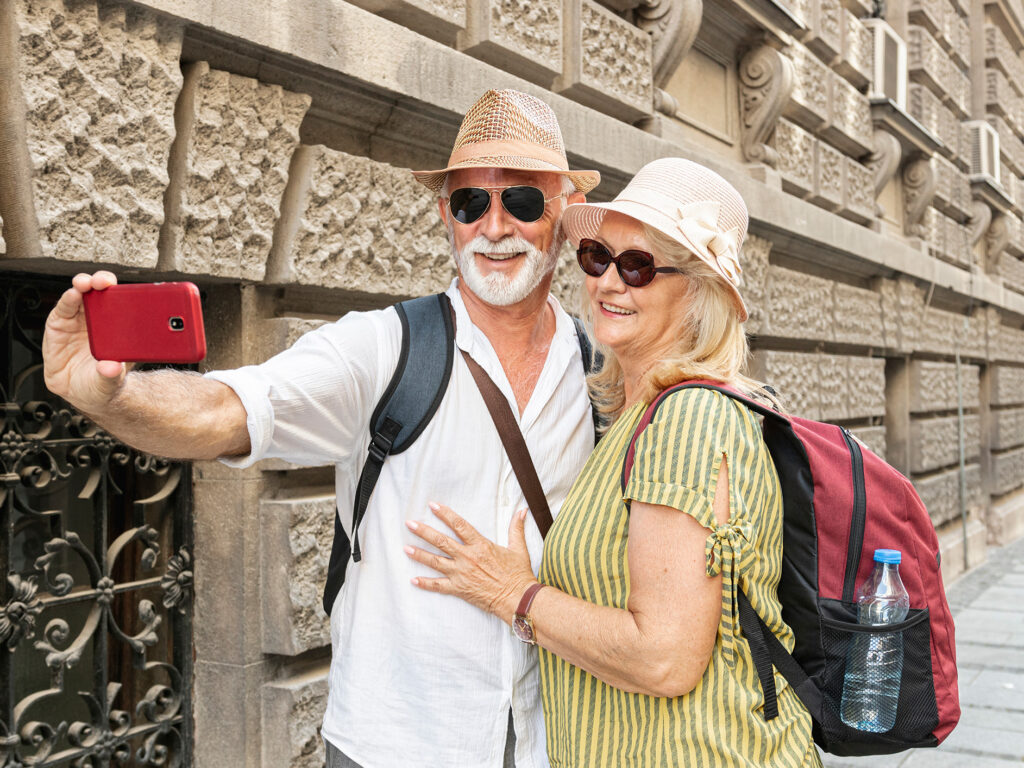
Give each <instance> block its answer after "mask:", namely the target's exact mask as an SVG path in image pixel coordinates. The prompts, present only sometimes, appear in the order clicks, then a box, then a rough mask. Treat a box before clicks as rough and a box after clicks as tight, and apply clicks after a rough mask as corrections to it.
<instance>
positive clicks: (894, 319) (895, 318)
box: [878, 278, 924, 352]
mask: <svg viewBox="0 0 1024 768" xmlns="http://www.w3.org/2000/svg"><path fill="white" fill-rule="evenodd" d="M878 293H879V296H880V297H881V301H882V328H883V329H884V330H885V341H886V345H887V346H889V347H893V348H895V349H896V350H898V351H900V352H912V351H913V350H915V349H917V345H918V344H919V343H920V339H921V308H922V307H923V306H924V290H923V289H922V288H921V287H920V286H918V285H917V284H916V283H914V281H912V280H910V279H909V278H897V279H896V280H889V279H885V280H882V281H881V284H880V286H879V291H878Z"/></svg>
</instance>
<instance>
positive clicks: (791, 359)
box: [751, 349, 820, 419]
mask: <svg viewBox="0 0 1024 768" xmlns="http://www.w3.org/2000/svg"><path fill="white" fill-rule="evenodd" d="M817 358H818V356H817V355H811V354H806V353H803V352H776V351H774V350H767V349H762V350H758V351H757V352H755V353H754V355H753V359H752V361H751V362H752V364H751V370H752V372H753V374H754V376H755V377H756V378H757V379H760V380H761V381H764V382H766V383H768V384H770V385H771V386H772V387H774V388H775V390H776V391H777V392H778V393H779V395H780V398H781V400H782V405H783V407H784V408H785V410H786V411H787V412H788V413H792V414H794V415H796V416H803V417H805V418H808V419H817V418H820V416H819V413H820V407H819V403H820V398H819V396H818V360H817Z"/></svg>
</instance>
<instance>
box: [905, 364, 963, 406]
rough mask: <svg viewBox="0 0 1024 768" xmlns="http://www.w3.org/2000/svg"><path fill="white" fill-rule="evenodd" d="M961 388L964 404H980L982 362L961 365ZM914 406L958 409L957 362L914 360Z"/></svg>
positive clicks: (912, 372) (911, 400) (912, 385)
mask: <svg viewBox="0 0 1024 768" xmlns="http://www.w3.org/2000/svg"><path fill="white" fill-rule="evenodd" d="M960 379H961V382H960V383H961V389H962V395H963V407H964V408H977V407H978V366H976V365H962V366H961V373H960ZM910 390H911V392H910V410H911V411H913V412H915V413H922V412H925V411H948V410H955V409H956V407H957V402H958V400H959V397H958V394H957V375H956V364H955V363H936V362H931V361H929V360H912V361H911V363H910Z"/></svg>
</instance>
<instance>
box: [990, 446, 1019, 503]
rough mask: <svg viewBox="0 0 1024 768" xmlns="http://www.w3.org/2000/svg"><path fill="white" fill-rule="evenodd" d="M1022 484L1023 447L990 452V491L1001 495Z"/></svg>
mask: <svg viewBox="0 0 1024 768" xmlns="http://www.w3.org/2000/svg"><path fill="white" fill-rule="evenodd" d="M1022 485H1024V448H1015V449H1014V450H1012V451H1007V452H1006V453H993V454H992V493H993V495H995V496H1001V495H1002V494H1004V493H1009V492H1010V491H1015V490H1017V489H1018V488H1020V487H1021V486H1022Z"/></svg>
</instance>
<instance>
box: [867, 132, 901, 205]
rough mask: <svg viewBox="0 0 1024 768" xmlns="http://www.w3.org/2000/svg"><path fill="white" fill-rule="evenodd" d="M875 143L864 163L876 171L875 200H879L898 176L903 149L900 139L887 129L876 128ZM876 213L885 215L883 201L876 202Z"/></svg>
mask: <svg viewBox="0 0 1024 768" xmlns="http://www.w3.org/2000/svg"><path fill="white" fill-rule="evenodd" d="M874 143H875V149H874V151H873V152H872V153H871V154H870V155H868V159H867V160H865V161H864V164H865V165H866V166H867V167H868V168H870V169H871V171H872V172H873V173H874V177H875V178H874V181H875V200H876V201H877V200H878V196H879V195H880V194H882V190H883V189H885V187H886V185H887V184H888V183H889V182H890V181H892V180H893V178H894V177H895V176H896V171H898V170H899V168H900V159H901V157H902V154H903V149H902V147H901V146H900V141H899V139H897V138H896V137H895V136H893V135H892V134H891V133H888V132H886V131H878V130H876V131H875V142H874ZM875 213H876V215H878V216H884V215H885V208H883V207H882V205H881V203H878V202H876V203H875Z"/></svg>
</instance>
